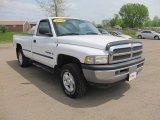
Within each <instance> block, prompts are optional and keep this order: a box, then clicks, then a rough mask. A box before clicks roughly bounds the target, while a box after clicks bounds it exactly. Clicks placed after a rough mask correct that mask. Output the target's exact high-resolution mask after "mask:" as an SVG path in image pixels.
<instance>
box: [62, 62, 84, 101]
mask: <svg viewBox="0 0 160 120" xmlns="http://www.w3.org/2000/svg"><path fill="white" fill-rule="evenodd" d="M61 84H62V88H63V91H64V93H65V94H66V95H67V96H69V97H71V98H77V97H81V96H83V95H84V94H85V93H86V90H87V83H86V80H85V78H84V75H83V73H82V71H81V70H80V68H79V67H78V65H77V64H74V63H72V64H67V65H65V66H64V67H63V68H62V71H61Z"/></svg>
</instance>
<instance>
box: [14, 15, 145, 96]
mask: <svg viewBox="0 0 160 120" xmlns="http://www.w3.org/2000/svg"><path fill="white" fill-rule="evenodd" d="M13 45H14V48H15V49H16V54H17V59H18V63H19V65H20V66H21V67H27V66H29V65H31V64H33V65H36V66H38V67H41V68H43V69H45V70H48V71H50V72H55V71H57V70H58V71H59V73H60V74H59V75H60V83H61V85H62V88H63V91H64V93H65V94H66V95H68V96H69V97H71V98H77V97H80V96H83V95H84V94H85V93H86V90H87V86H88V85H95V86H98V87H104V86H107V85H110V84H114V83H119V82H123V81H131V80H135V79H136V77H137V75H138V73H139V72H140V71H141V70H142V68H143V65H144V61H145V58H144V56H143V45H142V43H141V42H140V41H138V40H130V39H125V38H121V37H115V36H107V35H102V34H101V33H100V32H99V31H98V30H97V28H95V27H94V25H92V24H91V23H90V22H88V21H86V20H81V19H76V18H68V17H49V18H46V19H42V20H40V21H39V22H38V23H37V26H36V27H35V31H34V33H33V34H28V35H14V36H13ZM56 73H57V72H56Z"/></svg>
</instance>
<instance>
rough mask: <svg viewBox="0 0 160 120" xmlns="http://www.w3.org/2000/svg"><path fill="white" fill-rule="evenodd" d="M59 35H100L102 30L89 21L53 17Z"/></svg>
mask: <svg viewBox="0 0 160 120" xmlns="http://www.w3.org/2000/svg"><path fill="white" fill-rule="evenodd" d="M52 21H53V25H54V27H55V30H56V34H57V36H66V35H99V34H100V32H99V31H98V30H97V28H96V27H94V25H92V24H91V23H90V22H88V21H84V20H77V19H53V20H52Z"/></svg>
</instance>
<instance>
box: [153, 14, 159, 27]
mask: <svg viewBox="0 0 160 120" xmlns="http://www.w3.org/2000/svg"><path fill="white" fill-rule="evenodd" d="M152 27H160V19H159V17H158V16H155V17H154V18H153V21H152Z"/></svg>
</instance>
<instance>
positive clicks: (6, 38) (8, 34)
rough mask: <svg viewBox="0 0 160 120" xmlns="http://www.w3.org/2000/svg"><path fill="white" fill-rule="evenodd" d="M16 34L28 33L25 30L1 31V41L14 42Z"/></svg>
mask: <svg viewBox="0 0 160 120" xmlns="http://www.w3.org/2000/svg"><path fill="white" fill-rule="evenodd" d="M15 34H26V33H25V32H6V33H2V32H0V43H10V42H12V39H13V35H15Z"/></svg>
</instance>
